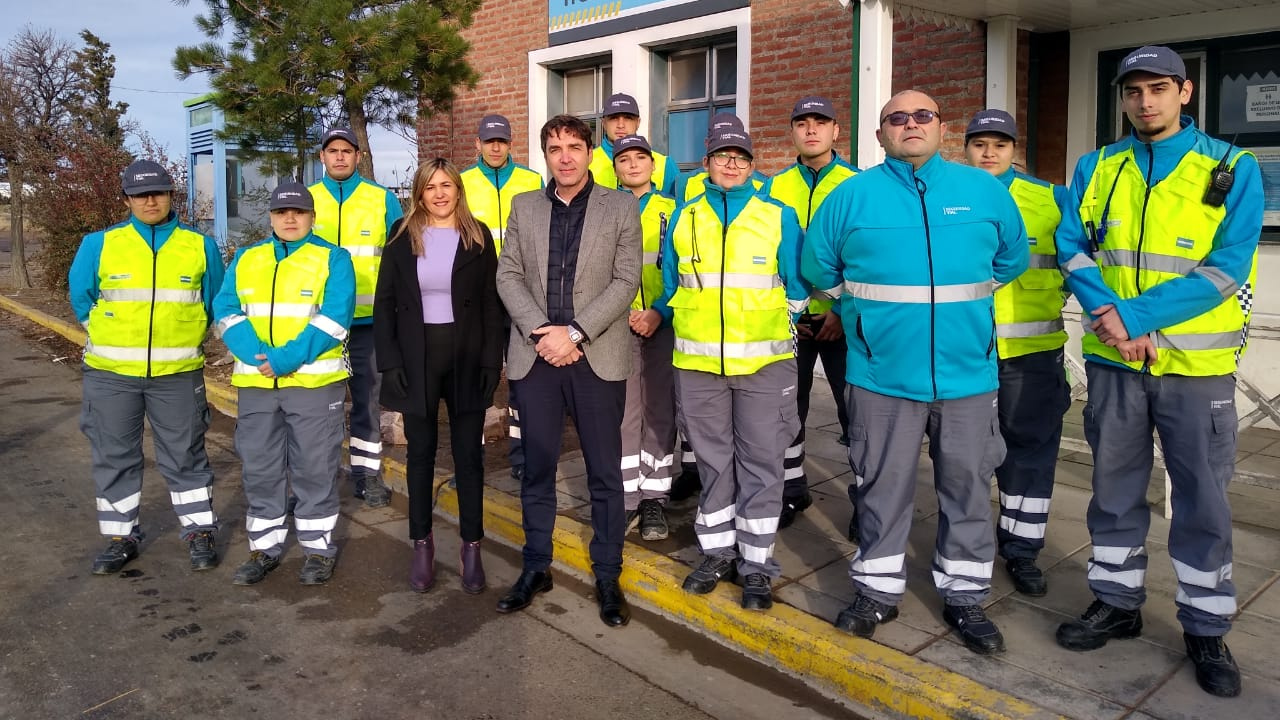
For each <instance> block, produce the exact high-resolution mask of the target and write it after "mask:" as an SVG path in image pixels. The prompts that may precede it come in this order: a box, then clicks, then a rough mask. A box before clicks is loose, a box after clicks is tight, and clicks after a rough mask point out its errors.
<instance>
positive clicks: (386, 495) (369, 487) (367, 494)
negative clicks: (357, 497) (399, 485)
mask: <svg viewBox="0 0 1280 720" xmlns="http://www.w3.org/2000/svg"><path fill="white" fill-rule="evenodd" d="M390 504H391V488H389V487H387V485H386V483H384V482H382V478H380V477H378V476H377V475H374V476H373V477H371V478H366V479H365V481H364V506H365V507H367V508H370V509H373V508H380V507H386V506H388V505H390Z"/></svg>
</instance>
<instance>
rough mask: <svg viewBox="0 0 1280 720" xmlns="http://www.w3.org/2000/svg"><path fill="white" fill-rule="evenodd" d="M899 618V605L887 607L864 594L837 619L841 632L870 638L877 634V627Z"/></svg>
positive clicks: (837, 625)
mask: <svg viewBox="0 0 1280 720" xmlns="http://www.w3.org/2000/svg"><path fill="white" fill-rule="evenodd" d="M897 617H898V606H897V605H886V604H884V603H882V602H880V601H879V600H875V599H872V598H870V597H868V596H866V595H863V594H862V593H858V596H857V597H855V598H854V599H853V604H852V605H850V606H849V607H847V608H845V609H843V610H841V611H840V615H839V616H837V617H836V623H835V625H836V627H838V628H840V629H841V630H843V631H845V632H847V633H852V634H854V635H857V636H858V637H864V638H869V637H871V636H872V635H874V634H875V632H876V626H877V625H881V624H884V623H887V622H889V621H890V620H894V619H896V618H897Z"/></svg>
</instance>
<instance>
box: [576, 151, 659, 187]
mask: <svg viewBox="0 0 1280 720" xmlns="http://www.w3.org/2000/svg"><path fill="white" fill-rule="evenodd" d="M589 169H590V170H591V179H592V180H595V182H596V184H597V185H603V186H604V187H607V188H609V189H610V190H617V189H618V188H620V187H621V186H620V185H619V184H618V175H617V174H616V173H615V172H614V170H613V158H611V157H609V153H607V152H605V149H604V147H603V146H601V145H597V146H596V149H595V150H592V151H591V165H590V166H589ZM666 180H667V156H666V155H663V154H662V153H660V152H658V151H657V150H654V151H653V187H654V188H656V189H657V190H658V191H659V192H662V189H663V188H664V187H666Z"/></svg>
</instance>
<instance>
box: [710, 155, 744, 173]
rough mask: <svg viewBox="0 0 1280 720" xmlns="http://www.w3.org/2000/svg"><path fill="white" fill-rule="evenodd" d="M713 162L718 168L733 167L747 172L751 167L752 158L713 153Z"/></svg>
mask: <svg viewBox="0 0 1280 720" xmlns="http://www.w3.org/2000/svg"><path fill="white" fill-rule="evenodd" d="M711 162H713V163H715V164H716V167H733V168H737V169H739V170H745V169H746V168H748V167H749V166H750V165H751V158H749V157H746V156H745V155H730V154H729V153H722V152H718V153H711Z"/></svg>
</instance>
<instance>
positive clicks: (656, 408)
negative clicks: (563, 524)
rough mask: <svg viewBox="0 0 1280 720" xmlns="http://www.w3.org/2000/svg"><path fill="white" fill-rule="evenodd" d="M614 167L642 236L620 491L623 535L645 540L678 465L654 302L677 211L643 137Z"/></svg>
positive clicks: (658, 527) (665, 346) (664, 327)
mask: <svg viewBox="0 0 1280 720" xmlns="http://www.w3.org/2000/svg"><path fill="white" fill-rule="evenodd" d="M613 167H614V170H615V172H616V173H617V176H618V183H619V184H620V185H621V186H622V187H623V188H624V189H626V190H630V191H631V193H632V194H633V195H635V196H636V200H637V201H638V202H639V204H640V228H641V231H642V232H643V233H644V247H643V251H644V256H643V259H644V264H643V265H642V266H641V268H640V291H639V292H637V293H636V299H635V300H633V301H632V303H631V313H630V314H629V315H628V316H627V323H628V326H629V327H630V329H631V375H630V377H628V378H627V404H626V406H625V408H624V409H623V414H622V489H623V493H624V497H623V500H624V505H625V507H626V510H627V532H631V530H632V529H634V528H636V527H639V528H640V538H641V539H642V540H664V539H666V537H667V518H666V514H665V512H664V507H665V506H666V504H667V500H668V499H670V495H671V475H672V470H673V469H674V467H675V445H676V408H675V389H674V385H673V383H674V375H673V373H672V369H671V352H672V350H673V348H674V347H675V333H674V332H673V331H672V329H671V325H670V324H667V323H663V322H662V315H661V314H660V313H659V312H658V311H657V310H655V309H654V308H653V306H654V303H656V302H657V300H658V298H659V297H660V296H661V295H662V268H661V266H660V265H659V260H660V257H661V255H660V252H659V249H660V247H661V245H662V236H663V235H665V234H666V231H667V225H668V224H670V221H671V216H672V215H674V214H675V210H676V201H675V200H673V199H671V198H669V197H667V196H666V195H663V194H661V193H659V192H657V191H656V190H654V189H653V183H652V181H651V178H652V177H653V149H652V148H650V147H649V141H648V140H646V139H645V138H644V137H643V136H641V135H628V136H626V137H624V138H622V139H620V140H618V142H617V143H615V144H614V146H613Z"/></svg>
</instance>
